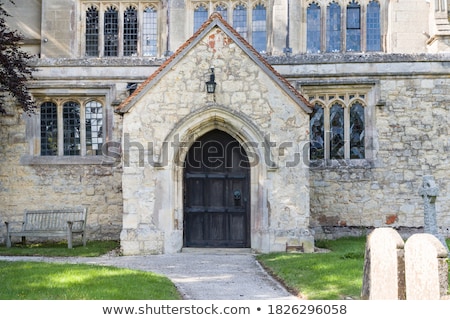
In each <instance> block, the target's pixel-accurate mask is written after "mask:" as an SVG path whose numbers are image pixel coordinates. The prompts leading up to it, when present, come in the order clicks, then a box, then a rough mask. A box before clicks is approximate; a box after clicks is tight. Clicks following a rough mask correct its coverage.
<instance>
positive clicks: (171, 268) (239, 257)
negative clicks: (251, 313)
mask: <svg viewBox="0 0 450 320" xmlns="http://www.w3.org/2000/svg"><path fill="white" fill-rule="evenodd" d="M0 260H6V261H43V262H68V263H88V264H96V265H107V266H117V267H122V268H129V269H136V270H144V271H152V272H155V273H158V274H162V275H165V276H167V277H168V278H169V279H171V280H172V282H173V283H174V284H175V286H176V287H177V288H178V290H179V292H180V293H181V294H182V295H183V297H184V299H188V300H263V299H268V300H280V299H281V300H286V299H297V297H295V296H293V295H291V294H290V293H289V292H288V291H287V290H285V289H284V287H283V286H281V285H280V284H279V283H278V282H276V281H275V280H274V279H273V278H272V277H271V276H270V275H268V274H267V272H266V271H265V270H264V269H263V268H262V267H261V266H260V265H259V263H258V262H257V261H256V259H255V256H254V255H253V254H251V253H247V252H241V251H233V250H222V251H220V250H219V251H218V250H215V251H212V250H211V251H209V252H208V251H205V250H199V251H195V250H194V251H191V252H183V253H177V254H165V255H151V256H122V257H114V256H103V257H98V258H80V257H75V258H47V257H4V256H0Z"/></svg>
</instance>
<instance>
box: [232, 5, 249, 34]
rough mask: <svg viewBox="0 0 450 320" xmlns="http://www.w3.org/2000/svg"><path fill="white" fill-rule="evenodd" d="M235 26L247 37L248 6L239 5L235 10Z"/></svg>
mask: <svg viewBox="0 0 450 320" xmlns="http://www.w3.org/2000/svg"><path fill="white" fill-rule="evenodd" d="M233 28H234V29H235V30H236V31H237V32H238V33H239V34H240V35H241V36H242V37H243V38H244V39H247V32H248V29H247V8H246V7H244V6H243V5H241V4H240V5H237V6H236V7H235V8H234V10H233Z"/></svg>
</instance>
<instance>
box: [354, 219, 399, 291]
mask: <svg viewBox="0 0 450 320" xmlns="http://www.w3.org/2000/svg"><path fill="white" fill-rule="evenodd" d="M403 248H404V242H403V239H402V238H401V237H400V235H399V234H398V232H397V231H395V230H394V229H392V228H378V229H375V230H374V231H372V232H371V233H370V235H369V236H368V237H367V243H366V252H365V258H364V278H363V288H362V292H361V297H362V299H370V300H384V299H388V300H404V299H405V272H404V270H405V269H404V266H405V264H404V251H403Z"/></svg>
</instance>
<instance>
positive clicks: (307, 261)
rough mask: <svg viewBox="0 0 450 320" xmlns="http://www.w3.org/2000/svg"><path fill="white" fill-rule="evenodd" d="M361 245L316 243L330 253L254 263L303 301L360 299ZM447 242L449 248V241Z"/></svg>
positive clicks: (272, 256) (261, 257) (266, 258)
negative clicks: (262, 267)
mask: <svg viewBox="0 0 450 320" xmlns="http://www.w3.org/2000/svg"><path fill="white" fill-rule="evenodd" d="M365 242H366V237H360V238H343V239H339V240H333V241H331V240H330V241H316V246H318V247H321V248H326V249H329V250H330V252H327V253H311V254H299V253H274V254H262V255H259V256H258V257H257V259H258V260H259V261H260V262H261V264H262V265H263V266H264V267H265V268H266V269H267V270H268V271H269V272H270V273H272V274H273V275H274V276H275V277H276V278H278V279H280V281H281V282H283V283H284V284H285V285H286V287H288V288H289V289H290V290H291V291H292V292H293V293H296V294H298V295H299V296H302V297H303V298H305V299H309V300H339V299H346V298H351V299H360V296H361V288H362V279H363V268H364V250H365ZM447 242H448V243H449V245H450V239H449V240H447ZM449 271H450V270H449ZM449 278H450V275H449Z"/></svg>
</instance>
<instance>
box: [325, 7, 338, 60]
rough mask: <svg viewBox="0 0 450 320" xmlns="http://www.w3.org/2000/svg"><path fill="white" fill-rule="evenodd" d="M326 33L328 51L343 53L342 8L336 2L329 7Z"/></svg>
mask: <svg viewBox="0 0 450 320" xmlns="http://www.w3.org/2000/svg"><path fill="white" fill-rule="evenodd" d="M326 33H327V51H328V52H339V51H341V7H340V6H339V4H337V3H336V2H332V3H331V4H330V5H329V6H328V11H327V30H326Z"/></svg>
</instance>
